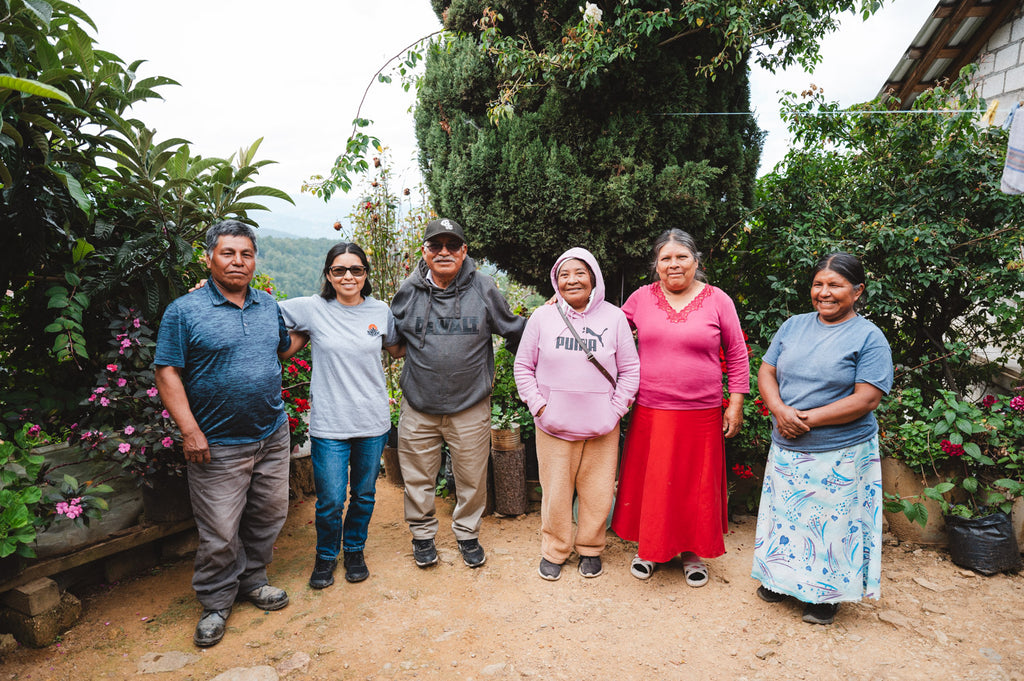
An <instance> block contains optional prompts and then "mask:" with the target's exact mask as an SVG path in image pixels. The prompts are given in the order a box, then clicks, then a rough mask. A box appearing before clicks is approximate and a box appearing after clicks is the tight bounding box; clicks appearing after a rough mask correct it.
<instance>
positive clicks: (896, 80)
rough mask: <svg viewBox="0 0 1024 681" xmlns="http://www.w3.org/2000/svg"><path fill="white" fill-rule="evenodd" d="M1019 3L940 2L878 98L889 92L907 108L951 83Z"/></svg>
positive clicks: (1003, 0)
mask: <svg viewBox="0 0 1024 681" xmlns="http://www.w3.org/2000/svg"><path fill="white" fill-rule="evenodd" d="M1019 4H1020V0H939V3H938V4H937V5H935V9H933V10H932V12H931V14H930V15H929V16H928V18H927V20H925V22H924V26H922V27H921V30H920V31H918V32H917V35H916V36H915V37H914V40H913V41H912V42H911V43H910V47H909V48H907V51H906V52H905V53H904V55H903V57H902V58H901V59H900V60H899V62H898V63H897V64H896V68H894V69H893V70H892V73H890V74H889V77H888V78H887V79H886V82H885V84H884V85H883V86H882V89H881V90H880V91H879V93H878V94H879V95H881V94H884V93H886V92H891V93H892V94H893V95H894V96H896V97H897V98H898V99H899V100H900V108H901V109H909V108H910V105H911V104H913V102H914V100H915V99H916V98H917V96H918V95H919V94H921V93H922V92H924V91H925V90H927V89H929V88H931V87H934V86H935V85H937V84H938V83H940V82H941V81H943V80H947V79H948V80H952V79H953V78H955V77H956V76H957V74H959V73H960V69H962V68H963V67H964V66H966V65H967V64H970V63H971V62H973V61H974V60H975V59H976V58H977V56H978V53H979V52H981V49H982V48H983V47H984V46H985V43H986V42H988V39H989V38H991V37H992V34H993V33H995V31H996V29H997V28H999V27H1000V26H1001V25H1002V24H1003V22H1004V21H1005V20H1006V19H1007V17H1009V16H1010V14H1011V13H1012V12H1013V10H1014V9H1016V8H1017V6H1018V5H1019Z"/></svg>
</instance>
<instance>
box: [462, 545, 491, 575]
mask: <svg viewBox="0 0 1024 681" xmlns="http://www.w3.org/2000/svg"><path fill="white" fill-rule="evenodd" d="M459 551H461V552H462V562H464V563H465V564H466V565H468V566H469V567H471V568H478V567H480V566H481V565H483V564H484V563H486V562H487V556H485V555H484V547H482V546H480V541H479V540H478V539H460V540H459Z"/></svg>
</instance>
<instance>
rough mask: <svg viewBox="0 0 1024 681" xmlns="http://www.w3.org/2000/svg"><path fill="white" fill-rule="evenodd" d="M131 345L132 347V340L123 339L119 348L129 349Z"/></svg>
mask: <svg viewBox="0 0 1024 681" xmlns="http://www.w3.org/2000/svg"><path fill="white" fill-rule="evenodd" d="M131 345H132V339H131V338H125V339H124V340H122V341H121V347H122V348H129V347H131Z"/></svg>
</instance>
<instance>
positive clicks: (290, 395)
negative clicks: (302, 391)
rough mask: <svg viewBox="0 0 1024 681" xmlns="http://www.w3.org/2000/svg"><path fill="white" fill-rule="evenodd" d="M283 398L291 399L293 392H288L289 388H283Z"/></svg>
mask: <svg viewBox="0 0 1024 681" xmlns="http://www.w3.org/2000/svg"><path fill="white" fill-rule="evenodd" d="M281 399H282V400H290V399H292V394H291V393H290V392H288V391H287V390H282V391H281Z"/></svg>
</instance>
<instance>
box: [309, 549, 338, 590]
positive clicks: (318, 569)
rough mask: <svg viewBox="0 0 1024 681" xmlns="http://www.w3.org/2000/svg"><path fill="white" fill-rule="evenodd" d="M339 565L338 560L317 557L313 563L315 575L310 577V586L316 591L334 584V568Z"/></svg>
mask: <svg viewBox="0 0 1024 681" xmlns="http://www.w3.org/2000/svg"><path fill="white" fill-rule="evenodd" d="M337 564H338V561H336V560H327V559H326V558H321V557H320V556H317V557H316V562H315V563H313V574H311V575H310V576H309V585H310V586H311V587H312V588H314V589H326V588H327V587H329V586H330V585H331V584H334V568H335V566H336V565H337Z"/></svg>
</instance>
